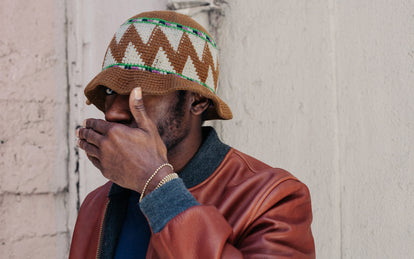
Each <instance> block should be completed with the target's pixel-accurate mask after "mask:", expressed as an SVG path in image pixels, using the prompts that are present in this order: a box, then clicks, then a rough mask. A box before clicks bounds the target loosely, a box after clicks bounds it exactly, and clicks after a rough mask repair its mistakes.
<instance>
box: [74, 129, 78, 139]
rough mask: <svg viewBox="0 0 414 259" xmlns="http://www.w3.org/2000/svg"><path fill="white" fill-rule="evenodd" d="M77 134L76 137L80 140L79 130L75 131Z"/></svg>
mask: <svg viewBox="0 0 414 259" xmlns="http://www.w3.org/2000/svg"><path fill="white" fill-rule="evenodd" d="M75 134H76V137H78V138H79V129H77V130H76V131H75Z"/></svg>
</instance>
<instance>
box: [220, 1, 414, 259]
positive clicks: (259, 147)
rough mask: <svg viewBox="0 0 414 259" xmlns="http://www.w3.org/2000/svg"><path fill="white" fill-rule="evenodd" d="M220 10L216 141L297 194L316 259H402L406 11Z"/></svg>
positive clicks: (324, 6)
mask: <svg viewBox="0 0 414 259" xmlns="http://www.w3.org/2000/svg"><path fill="white" fill-rule="evenodd" d="M228 3H229V5H228V7H227V8H226V12H225V17H224V20H223V23H222V25H221V26H220V30H219V34H218V39H219V46H221V61H222V62H221V68H220V76H221V79H220V87H221V89H220V90H219V92H220V94H221V95H223V97H224V99H225V100H227V101H228V102H229V105H230V107H232V109H233V111H234V113H235V118H234V120H232V121H230V122H223V123H219V126H220V127H221V133H222V136H223V138H224V140H226V141H227V142H228V143H230V144H232V145H234V146H236V147H238V148H239V149H241V150H243V151H246V152H248V153H250V154H252V155H255V156H256V157H258V158H261V159H263V160H264V161H266V162H268V163H269V164H271V165H274V166H277V167H282V168H285V169H287V170H289V171H291V172H292V173H293V174H295V175H296V176H298V177H299V178H300V179H301V180H302V181H304V182H305V183H306V184H307V185H308V186H309V188H310V191H311V194H312V200H313V212H314V223H313V232H314V235H315V241H316V247H317V257H318V258H410V257H411V256H412V254H414V243H413V240H414V231H413V230H414V224H413V221H412V218H414V202H413V197H414V149H413V147H414V135H413V134H412V133H413V132H414V124H413V122H414V101H413V100H414V88H413V87H412V86H413V83H414V70H413V67H414V45H413V42H414V33H413V32H414V30H413V29H414V20H413V15H414V12H413V11H414V2H413V1H398V2H395V1H384V0H378V1H353V0H351V1H334V0H332V1H320V0H308V1H264V0H262V1H247V0H239V1H228ZM235 132H237V134H235Z"/></svg>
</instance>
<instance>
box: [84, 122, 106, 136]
mask: <svg viewBox="0 0 414 259" xmlns="http://www.w3.org/2000/svg"><path fill="white" fill-rule="evenodd" d="M83 126H84V127H85V128H88V129H93V130H94V131H96V132H98V133H100V134H102V135H105V134H106V133H107V132H108V130H109V128H110V127H111V123H110V122H107V121H104V120H100V119H86V120H84V121H83Z"/></svg>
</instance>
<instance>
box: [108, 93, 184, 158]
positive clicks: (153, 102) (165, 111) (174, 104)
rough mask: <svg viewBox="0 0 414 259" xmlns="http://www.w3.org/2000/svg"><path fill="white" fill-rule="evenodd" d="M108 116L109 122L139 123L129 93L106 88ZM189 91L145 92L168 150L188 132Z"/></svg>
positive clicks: (150, 112)
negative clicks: (133, 111) (135, 117)
mask: <svg viewBox="0 0 414 259" xmlns="http://www.w3.org/2000/svg"><path fill="white" fill-rule="evenodd" d="M105 90H106V91H105V92H106V97H105V119H106V120H107V121H109V122H117V123H122V124H125V125H127V126H129V127H133V128H135V127H138V124H139V121H138V122H136V121H135V119H134V117H133V116H132V114H131V112H130V109H129V96H128V95H118V94H117V93H115V92H113V91H112V90H110V89H109V88H106V89H105ZM187 97H188V92H186V91H175V92H172V93H170V94H167V95H143V101H144V106H145V111H146V113H147V114H148V117H149V118H150V119H151V120H152V121H153V122H154V124H155V125H156V126H157V129H158V133H159V134H160V136H161V139H162V140H163V141H164V144H165V145H166V147H167V150H171V149H172V148H174V147H175V146H176V145H177V144H179V143H180V142H181V141H182V140H183V139H184V138H185V137H186V136H187V135H188V133H189V131H190V123H189V116H190V112H189V108H188V107H189V106H190V104H188V98H187Z"/></svg>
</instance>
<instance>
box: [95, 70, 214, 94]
mask: <svg viewBox="0 0 414 259" xmlns="http://www.w3.org/2000/svg"><path fill="white" fill-rule="evenodd" d="M116 66H124V67H125V66H130V67H139V68H143V69H144V70H145V71H148V70H156V71H158V72H164V73H166V74H171V75H176V76H179V77H182V78H184V79H187V80H190V81H193V82H196V83H198V84H200V85H202V86H204V87H206V88H207V89H209V90H210V91H212V92H213V93H214V94H215V93H216V91H214V89H213V88H211V87H209V86H208V85H206V84H205V83H203V82H200V81H198V80H195V79H193V78H191V77H188V76H185V75H183V74H180V73H176V72H171V71H167V70H164V69H159V68H155V67H150V66H147V65H141V64H125V63H116V64H112V65H109V66H106V67H104V68H102V71H104V70H105V69H108V68H111V67H116ZM150 72H151V71H150Z"/></svg>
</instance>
